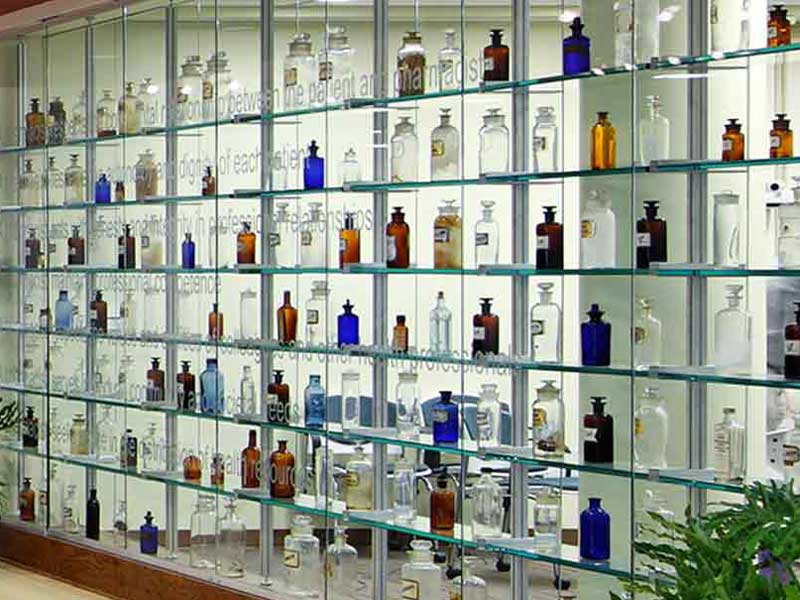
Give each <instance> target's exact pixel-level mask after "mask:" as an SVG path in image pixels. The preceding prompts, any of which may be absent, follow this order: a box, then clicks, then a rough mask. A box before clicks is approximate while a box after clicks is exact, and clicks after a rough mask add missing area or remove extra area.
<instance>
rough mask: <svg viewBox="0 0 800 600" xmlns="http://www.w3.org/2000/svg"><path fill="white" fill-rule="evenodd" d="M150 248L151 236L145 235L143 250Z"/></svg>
mask: <svg viewBox="0 0 800 600" xmlns="http://www.w3.org/2000/svg"><path fill="white" fill-rule="evenodd" d="M149 247H150V236H149V235H143V236H142V249H144V248H149Z"/></svg>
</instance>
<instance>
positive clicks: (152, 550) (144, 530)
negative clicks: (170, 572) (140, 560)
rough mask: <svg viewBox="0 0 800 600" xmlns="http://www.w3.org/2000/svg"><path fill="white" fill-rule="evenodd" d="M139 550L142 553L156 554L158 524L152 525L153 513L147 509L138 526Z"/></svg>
mask: <svg viewBox="0 0 800 600" xmlns="http://www.w3.org/2000/svg"><path fill="white" fill-rule="evenodd" d="M139 551H140V552H141V553H142V554H158V526H157V525H153V513H151V512H150V511H149V510H148V511H147V514H146V515H145V516H144V523H143V524H142V526H141V527H139Z"/></svg>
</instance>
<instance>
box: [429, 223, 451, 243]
mask: <svg viewBox="0 0 800 600" xmlns="http://www.w3.org/2000/svg"><path fill="white" fill-rule="evenodd" d="M449 241H450V229H448V228H447V227H434V228H433V243H434V244H446V243H447V242H449Z"/></svg>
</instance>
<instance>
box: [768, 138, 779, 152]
mask: <svg viewBox="0 0 800 600" xmlns="http://www.w3.org/2000/svg"><path fill="white" fill-rule="evenodd" d="M769 147H770V148H772V149H774V150H777V149H778V148H780V147H781V136H779V135H772V136H770V138H769Z"/></svg>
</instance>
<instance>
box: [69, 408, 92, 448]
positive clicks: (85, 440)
mask: <svg viewBox="0 0 800 600" xmlns="http://www.w3.org/2000/svg"><path fill="white" fill-rule="evenodd" d="M69 453H70V454H73V455H75V456H86V455H88V454H89V431H88V430H87V429H86V417H85V416H84V415H83V413H76V414H75V416H74V417H72V426H71V427H70V430H69Z"/></svg>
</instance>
